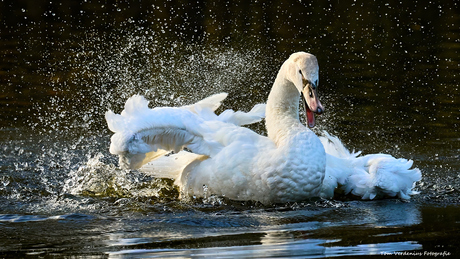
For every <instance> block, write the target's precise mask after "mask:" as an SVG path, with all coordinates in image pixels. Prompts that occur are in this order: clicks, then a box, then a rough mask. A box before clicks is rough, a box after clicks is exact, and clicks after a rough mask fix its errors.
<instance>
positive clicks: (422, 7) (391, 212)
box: [0, 0, 460, 258]
mask: <svg viewBox="0 0 460 259" xmlns="http://www.w3.org/2000/svg"><path fill="white" fill-rule="evenodd" d="M0 12H1V16H0V55H1V57H2V58H1V59H0V134H1V138H0V142H1V149H0V182H1V184H0V229H1V231H0V256H1V257H5V258H16V257H18V258H21V257H26V256H27V257H61V256H62V257H96V258H98V257H111V258H165V257H185V258H190V257H194V258H199V257H211V258H235V257H243V258H269V257H297V258H321V257H357V256H363V257H364V256H385V257H387V256H390V255H402V256H405V257H407V258H409V257H415V258H420V257H435V256H436V257H438V258H439V257H451V258H456V257H458V256H459V255H460V249H459V247H460V242H459V239H458V237H459V235H458V233H460V162H459V160H460V133H459V122H460V96H459V75H460V55H459V51H460V6H459V4H457V3H456V2H452V3H450V2H446V1H431V2H429V3H426V1H411V2H403V3H399V2H397V1H389V2H378V1H376V2H369V3H367V2H366V3H359V2H346V1H340V2H339V1H317V2H315V3H303V1H284V2H280V1H267V2H265V1H243V0H242V1H234V2H227V1H222V2H200V1H198V2H196V3H188V2H187V1H165V2H164V1H133V2H127V1H119V2H118V3H117V4H108V3H105V2H98V1H81V2H77V1H75V2H70V1H69V2H62V3H58V2H53V1H7V2H4V1H2V2H0ZM296 51H307V52H310V53H312V54H315V55H316V56H317V57H318V60H319V64H320V86H319V91H320V98H321V102H322V104H323V105H324V106H325V108H326V112H325V113H324V114H323V115H321V116H320V117H318V119H317V127H316V128H315V132H317V133H318V134H320V133H321V132H322V131H323V130H326V131H328V132H330V133H332V134H334V135H336V136H338V137H339V138H340V139H342V140H343V142H344V143H346V145H347V146H348V148H350V149H351V150H356V151H358V150H361V151H362V152H363V154H369V153H380V152H382V153H388V154H391V155H393V156H395V157H403V158H407V159H412V160H413V161H414V165H415V166H416V167H418V168H420V169H421V171H422V175H423V179H422V181H420V182H419V183H417V186H416V189H417V190H419V191H420V194H419V195H416V196H414V197H413V198H412V199H411V201H410V202H404V201H401V200H398V199H386V200H377V201H359V200H358V201H356V200H312V201H305V202H304V203H289V204H277V205H272V206H263V205H261V204H259V203H255V202H251V201H248V202H235V201H230V200H226V199H224V198H221V197H213V196H211V197H208V198H206V199H192V200H179V199H178V191H177V189H176V188H175V187H174V186H173V185H172V182H171V181H169V180H159V179H152V178H151V177H149V176H147V175H144V174H142V173H141V172H137V171H125V170H121V169H120V168H119V167H118V158H117V157H114V156H113V155H111V154H110V153H109V152H108V147H109V142H110V136H111V132H110V131H109V130H108V128H107V125H106V123H105V120H104V113H105V112H106V111H107V110H108V109H112V110H114V111H115V112H120V111H121V110H122V108H123V104H124V102H125V101H126V99H127V98H129V97H130V96H132V95H133V94H142V95H144V96H146V97H147V99H149V100H151V106H152V107H154V106H179V105H185V104H190V103H193V102H196V101H197V100H200V99H201V98H203V97H206V96H208V95H210V94H214V93H218V92H222V91H225V92H228V93H229V97H228V98H227V99H226V100H225V102H224V104H223V107H222V108H221V109H219V112H221V111H223V110H224V109H229V108H231V109H234V110H245V111H247V110H249V109H250V108H251V107H252V106H253V105H254V104H256V103H260V102H265V100H266V98H267V96H268V92H269V90H270V87H271V85H272V83H273V81H274V79H275V76H276V73H277V71H278V69H279V67H280V66H281V64H282V62H283V61H284V60H285V59H287V57H288V56H289V54H291V53H293V52H296ZM251 128H252V129H254V130H255V131H257V132H259V133H261V134H265V129H264V125H263V123H260V124H257V125H254V126H251Z"/></svg>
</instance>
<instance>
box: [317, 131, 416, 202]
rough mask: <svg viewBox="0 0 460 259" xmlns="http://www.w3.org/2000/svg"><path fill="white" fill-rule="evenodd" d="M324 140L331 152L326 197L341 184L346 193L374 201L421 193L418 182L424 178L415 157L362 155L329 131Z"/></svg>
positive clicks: (327, 169)
mask: <svg viewBox="0 0 460 259" xmlns="http://www.w3.org/2000/svg"><path fill="white" fill-rule="evenodd" d="M320 139H321V142H322V143H323V146H324V148H325V150H326V153H327V159H326V164H327V165H326V176H325V179H324V181H323V188H322V196H323V197H328V198H329V197H332V196H333V195H334V191H335V190H337V189H336V188H337V187H340V189H341V190H342V191H344V192H345V194H349V193H351V194H353V195H355V196H359V197H361V198H362V199H371V200H372V199H374V198H383V197H399V198H401V199H410V195H413V194H417V193H418V192H416V191H414V190H413V188H414V185H415V182H417V181H420V179H421V172H420V170H419V169H417V168H412V169H411V167H412V164H413V162H412V161H411V160H406V159H396V158H394V157H392V156H390V155H385V154H373V155H366V156H359V153H350V152H349V151H348V150H347V149H346V148H345V147H344V145H343V144H342V142H341V141H340V140H339V139H338V138H337V137H334V136H331V135H329V134H328V133H327V132H324V137H320Z"/></svg>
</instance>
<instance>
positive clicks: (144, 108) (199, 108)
mask: <svg viewBox="0 0 460 259" xmlns="http://www.w3.org/2000/svg"><path fill="white" fill-rule="evenodd" d="M226 96H227V94H225V93H223V94H216V95H213V96H210V97H208V98H206V99H204V100H202V101H200V102H198V103H196V104H193V105H188V106H183V107H177V108H175V107H159V108H154V109H150V108H148V101H147V100H146V99H145V98H144V97H142V96H139V95H135V96H133V97H131V98H129V99H128V100H127V102H126V104H125V109H124V110H123V111H122V112H121V114H115V113H113V112H112V111H108V112H107V113H106V115H105V118H106V121H107V124H108V126H109V129H110V130H112V131H113V132H115V134H114V135H113V136H112V138H111V145H110V152H111V153H112V154H117V155H119V156H120V165H121V166H123V167H128V168H131V169H137V168H139V167H141V166H142V165H144V164H145V163H147V162H149V161H151V160H154V159H157V158H159V157H161V156H163V155H165V154H167V153H169V151H174V152H179V151H180V150H182V149H183V148H185V147H186V148H187V149H189V150H190V151H191V152H193V153H195V154H199V155H205V156H208V157H212V156H214V155H215V154H217V153H218V152H219V151H220V150H221V149H222V148H223V146H224V145H225V144H224V143H223V142H222V141H220V140H219V139H220V138H221V136H220V134H214V133H215V132H216V131H219V130H220V129H221V128H222V127H223V126H226V125H227V126H228V125H230V126H231V127H237V125H240V124H247V123H253V122H255V121H259V120H261V119H262V118H263V116H264V108H265V106H264V105H256V106H255V107H254V108H253V109H252V110H251V111H250V112H248V113H244V112H233V111H225V112H224V113H223V114H222V115H221V116H217V115H215V114H214V110H215V109H217V108H218V107H219V105H220V103H221V102H222V100H223V99H224V98H225V97H226Z"/></svg>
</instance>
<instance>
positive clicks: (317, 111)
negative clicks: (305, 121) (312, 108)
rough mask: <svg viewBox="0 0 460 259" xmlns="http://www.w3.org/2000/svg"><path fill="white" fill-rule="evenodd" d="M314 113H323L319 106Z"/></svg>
mask: <svg viewBox="0 0 460 259" xmlns="http://www.w3.org/2000/svg"><path fill="white" fill-rule="evenodd" d="M316 113H317V114H318V115H321V114H322V113H323V109H321V108H320V107H318V109H316Z"/></svg>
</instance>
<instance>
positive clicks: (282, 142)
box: [106, 52, 421, 204]
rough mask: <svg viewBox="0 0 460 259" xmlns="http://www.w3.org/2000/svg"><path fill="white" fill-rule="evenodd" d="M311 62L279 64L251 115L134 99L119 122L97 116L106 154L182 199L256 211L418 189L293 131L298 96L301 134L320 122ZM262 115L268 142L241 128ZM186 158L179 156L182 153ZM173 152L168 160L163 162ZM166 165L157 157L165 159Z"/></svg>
mask: <svg viewBox="0 0 460 259" xmlns="http://www.w3.org/2000/svg"><path fill="white" fill-rule="evenodd" d="M318 71H319V67H318V63H317V60H316V57H315V56H313V55H311V54H308V53H305V52H299V53H294V54H292V55H291V56H290V57H289V59H288V60H286V61H285V62H284V64H283V65H282V66H281V69H280V71H279V73H278V76H277V78H276V80H275V82H274V84H273V88H272V90H271V92H270V94H269V96H268V101H267V104H266V106H265V105H263V104H259V105H256V106H255V107H254V108H253V109H252V110H251V111H250V112H248V113H243V112H233V111H231V110H226V111H224V112H223V113H222V114H220V115H218V116H217V115H215V114H214V110H215V109H217V108H218V107H219V106H220V103H221V101H222V100H223V99H224V98H225V97H226V94H217V95H213V96H211V97H208V98H206V99H204V100H202V101H200V102H198V103H196V104H194V105H190V106H184V107H177V108H175V107H161V108H154V109H149V108H148V101H146V100H145V99H144V98H143V97H141V96H133V97H131V98H130V99H128V101H127V102H126V104H125V109H124V111H123V112H122V113H121V114H120V115H118V114H115V113H113V112H112V111H108V112H107V113H106V120H107V123H108V126H109V128H110V130H112V131H113V132H115V134H114V135H113V136H112V138H111V145H110V152H111V153H112V154H117V155H119V156H120V164H121V165H122V166H125V167H128V168H132V169H138V168H141V170H144V171H147V172H150V173H152V174H154V175H155V176H157V177H165V178H173V179H175V184H177V185H178V186H179V187H180V189H181V193H182V194H183V195H194V196H198V197H200V196H201V197H202V196H205V195H209V194H214V195H219V196H225V197H228V198H230V199H233V200H256V201H260V202H262V203H265V204H268V203H284V202H296V201H304V200H307V199H308V198H311V197H326V198H331V197H333V195H334V192H335V190H342V191H341V193H345V194H348V193H351V194H353V195H356V196H359V197H361V198H363V199H373V198H376V197H377V198H378V197H384V196H389V197H395V196H396V197H400V198H403V199H409V195H411V194H415V193H416V192H415V191H413V190H412V188H413V187H414V183H415V182H416V181H419V180H420V179H421V173H420V171H419V170H418V169H416V168H415V169H410V168H411V167H412V161H410V160H409V161H408V160H405V159H395V158H393V157H391V156H389V155H383V154H376V155H367V156H358V155H359V154H357V153H355V154H351V153H350V152H349V151H348V150H347V149H346V148H345V147H344V146H343V145H342V143H341V142H340V140H338V139H337V138H336V137H333V136H330V135H329V134H327V133H325V136H324V137H321V138H318V137H317V136H316V135H315V134H314V133H313V132H312V131H311V130H310V129H308V128H307V127H305V126H304V125H302V124H301V123H300V121H299V109H298V108H299V107H298V103H299V96H302V99H303V100H304V104H305V105H304V106H305V109H306V115H307V124H308V126H310V127H313V126H314V125H315V116H314V113H318V114H320V113H322V112H323V106H322V105H321V103H320V101H319V99H318V95H317V91H316V90H317V87H318ZM264 110H265V112H266V127H267V132H268V137H265V136H261V135H258V134H257V133H255V132H253V131H251V130H249V129H247V128H245V127H241V125H244V124H250V123H254V122H257V121H260V120H261V119H262V118H263V117H264V115H265V114H264ZM183 148H186V149H187V150H188V151H181V150H183ZM170 151H175V152H176V153H175V154H170V155H166V154H168V153H169V152H170ZM165 155H166V156H165Z"/></svg>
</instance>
